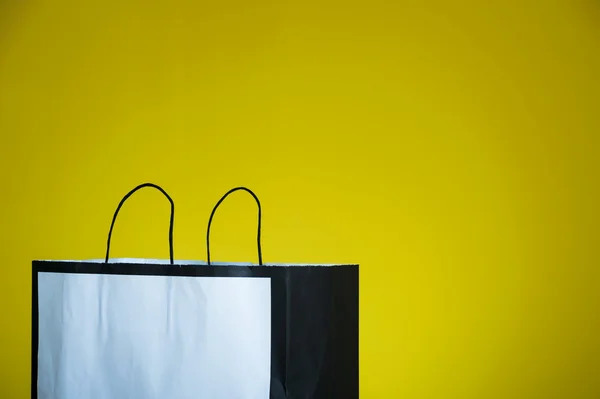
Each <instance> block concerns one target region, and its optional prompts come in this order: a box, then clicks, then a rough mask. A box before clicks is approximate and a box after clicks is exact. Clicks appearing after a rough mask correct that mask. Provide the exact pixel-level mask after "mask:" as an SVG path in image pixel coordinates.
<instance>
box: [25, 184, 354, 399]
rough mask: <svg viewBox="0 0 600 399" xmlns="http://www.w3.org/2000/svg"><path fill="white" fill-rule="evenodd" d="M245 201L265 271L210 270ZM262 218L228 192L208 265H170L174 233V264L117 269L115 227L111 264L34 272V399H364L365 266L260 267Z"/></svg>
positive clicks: (43, 265)
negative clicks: (229, 216) (223, 226)
mask: <svg viewBox="0 0 600 399" xmlns="http://www.w3.org/2000/svg"><path fill="white" fill-rule="evenodd" d="M148 185H149V186H153V187H156V188H158V189H159V190H161V191H162V189H160V188H159V187H157V186H154V185H150V184H148ZM142 186H144V185H142ZM142 186H140V187H138V188H136V189H134V190H132V192H130V193H129V194H128V196H129V195H131V194H132V193H133V192H134V191H135V190H137V189H139V188H141V187H142ZM239 190H243V191H246V192H248V193H249V194H251V195H252V197H253V198H254V199H255V201H256V203H257V205H258V234H257V246H258V258H259V262H258V264H251V263H223V262H219V263H217V262H211V253H210V228H211V224H212V221H213V218H214V216H215V212H216V210H217V208H218V207H219V206H220V204H221V203H222V202H223V201H224V200H225V199H226V198H227V197H228V196H229V195H230V194H232V193H233V192H236V191H239ZM163 193H164V191H163ZM164 194H165V195H166V193H164ZM128 196H126V197H125V198H124V199H123V201H122V202H121V204H120V205H119V207H118V208H117V212H115V216H114V217H113V225H114V220H115V219H116V215H117V213H118V211H119V209H120V207H121V205H122V203H123V202H124V201H125V200H126V199H127V197H128ZM167 197H168V196H167ZM168 198H169V197H168ZM171 202H172V201H171ZM261 216H262V209H261V205H260V201H259V200H258V198H257V196H256V195H255V194H254V193H253V192H252V191H251V190H249V189H247V188H244V187H238V188H234V189H232V190H230V191H229V192H227V193H226V194H225V195H224V196H223V197H222V198H221V199H220V200H219V201H218V202H217V204H216V205H215V207H214V208H213V210H212V213H211V214H210V218H209V222H208V227H207V235H206V241H207V262H206V263H205V262H190V261H181V262H174V261H173V255H172V223H171V228H170V234H169V240H170V243H171V245H170V248H171V257H170V264H165V263H164V262H161V261H157V260H152V261H149V260H134V259H129V260H110V259H109V250H110V234H111V232H112V225H111V231H110V232H109V240H108V242H107V252H106V257H105V259H104V260H103V261H93V262H68V261H62V262H48V261H46V262H40V261H34V262H33V268H34V277H33V287H34V290H33V292H34V294H33V295H34V298H33V299H34V300H33V303H34V309H33V313H34V318H33V319H34V322H33V337H34V339H33V341H32V342H33V344H32V345H33V348H32V353H33V354H34V355H33V359H32V360H33V361H32V364H33V367H32V398H52V399H54V398H59V397H60V398H66V399H69V398H71V397H73V398H74V397H78V398H79V397H80V398H102V399H104V398H109V397H111V398H174V399H177V398H191V397H194V398H207V399H208V398H231V399H236V398H240V399H244V398H261V399H266V398H270V399H292V398H306V399H309V398H310V399H324V398H358V265H292V264H263V261H262V248H261ZM171 219H172V218H171ZM49 276H50V277H49ZM56 276H58V277H56ZM61 276H67V277H62V280H61ZM81 276H86V277H89V276H91V277H90V278H91V279H92V281H91V282H87V281H84V282H82V281H83V280H82V279H79V280H77V277H81ZM157 277H158V278H162V279H164V280H160V281H158V280H157V281H156V282H154V283H148V278H157ZM52 278H54V279H55V280H52ZM110 278H115V279H118V280H119V282H118V283H115V282H114V281H108V282H107V280H109V279H110ZM69 279H71V280H69ZM93 279H95V280H93ZM86 284H87V285H86ZM177 284H179V285H177ZM42 286H44V287H42ZM90 286H91V287H90ZM107 286H109V287H114V288H113V289H112V291H110V292H108V291H107V288H106V287H107ZM65 287H66V288H65ZM65 291H66V294H65ZM109 294H110V295H109ZM74 300H78V301H79V303H78V304H77V305H74V304H72V303H71V302H73V301H74ZM122 301H129V304H128V305H126V306H124V307H122V308H120V306H121V305H120V303H121V302H122ZM42 302H44V304H42ZM73 309H76V310H75V311H74V310H73ZM140 309H141V310H140ZM157 309H158V310H159V311H158V312H157V311H156V310H157ZM161 311H162V313H161ZM140 312H141V313H142V315H146V316H145V318H144V317H143V316H140V315H138V314H137V313H140ZM144 312H146V313H144ZM91 313H95V315H94V316H91V317H90V316H89V314H91ZM169 317H170V319H169ZM168 320H170V321H168ZM84 324H85V326H83V325H84ZM123 325H125V327H124V326H123ZM157 331H160V332H162V334H160V333H157ZM78 334H79V335H78ZM73 336H75V339H74V340H73V339H72V337H73ZM81 337H83V338H81ZM90 347H93V348H95V349H94V350H92V349H89V348H90ZM64 353H67V354H68V355H70V356H64ZM107 353H108V354H107ZM34 385H35V386H34ZM61 389H62V391H61ZM55 392H59V394H55ZM38 393H39V396H36V395H38ZM52 395H54V396H52ZM69 395H71V396H69Z"/></svg>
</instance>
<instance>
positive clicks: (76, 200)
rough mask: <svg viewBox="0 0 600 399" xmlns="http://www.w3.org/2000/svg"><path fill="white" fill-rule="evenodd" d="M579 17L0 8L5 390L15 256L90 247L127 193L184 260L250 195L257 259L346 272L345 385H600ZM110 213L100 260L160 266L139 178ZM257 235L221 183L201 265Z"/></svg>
mask: <svg viewBox="0 0 600 399" xmlns="http://www.w3.org/2000/svg"><path fill="white" fill-rule="evenodd" d="M421 3H422V4H421ZM534 3H535V4H534ZM599 27H600V7H599V6H598V3H597V2H594V1H591V0H587V1H584V0H576V1H563V2H558V1H545V2H527V1H525V2H522V1H521V2H517V1H498V2H485V1H471V2H459V3H456V2H447V3H444V2H437V3H436V2H434V3H432V2H412V1H411V2H402V1H397V2H395V1H379V0H371V1H360V2H357V1H325V2H323V1H316V0H315V1H296V2H289V1H284V2H277V1H266V0H260V1H224V2H216V1H215V2H202V1H200V2H197V1H183V0H181V1H150V2H149V1H121V0H113V1H101V2H93V3H92V2H88V3H86V2H81V1H72V2H65V1H56V0H55V1H28V2H21V1H16V0H5V1H2V2H0V133H1V144H0V149H1V151H2V156H1V157H0V173H1V187H2V192H1V196H2V202H1V207H0V216H1V219H0V220H1V227H2V228H1V229H0V239H1V241H0V242H1V243H2V254H1V261H0V265H2V266H1V267H2V270H1V273H2V274H1V281H2V286H1V288H0V303H1V308H0V312H1V315H2V316H1V318H0V320H1V322H2V326H1V328H0V397H1V398H10V399H12V398H23V399H24V398H27V397H28V395H29V384H30V374H29V373H30V369H29V367H30V317H31V315H30V302H31V299H30V298H31V297H30V295H31V289H30V278H31V260H32V259H39V258H42V259H85V258H98V257H102V256H103V255H104V249H105V238H106V234H107V231H108V227H109V223H110V219H111V217H112V213H113V211H114V209H115V207H116V205H117V203H118V201H119V200H120V199H121V197H122V196H123V195H124V194H125V193H126V192H127V191H128V190H129V189H131V188H132V187H134V186H135V185H137V184H138V183H142V182H145V181H150V182H154V183H157V184H159V185H162V186H163V187H164V188H165V189H166V190H167V191H168V192H169V193H171V195H172V196H173V197H174V199H175V201H176V211H177V212H176V227H175V255H176V257H177V258H178V259H205V247H204V235H205V229H206V222H207V219H208V216H209V213H210V209H211V207H212V206H213V204H214V203H215V202H216V201H217V200H218V198H219V197H220V196H221V195H222V194H223V193H224V192H225V191H226V190H227V189H229V188H231V187H234V186H237V185H247V186H248V187H250V188H252V189H253V190H255V191H256V193H257V194H258V195H259V196H260V198H261V199H262V201H263V206H264V243H263V246H264V247H263V250H264V257H265V261H267V262H327V263H332V262H358V263H360V265H361V300H360V312H361V325H360V335H361V340H360V366H361V371H360V385H361V395H362V397H363V398H373V399H382V398H386V399H387V398H411V399H414V398H431V399H439V398H524V399H525V398H527V399H533V398H543V399H548V398H569V399H571V398H577V399H579V398H598V397H600V360H599V359H600V340H599V338H598V337H599V335H598V333H599V327H600V325H599V324H600V294H599V293H600V272H599V265H600V256H599V248H600V240H599V238H600V234H599V230H598V226H599V217H598V216H599V214H598V203H599V201H598V200H599V191H600V190H599V188H598V182H599V173H598V172H599V166H600V160H599V157H600V155H599V152H598V145H599V139H598V135H599V133H600V116H599V115H600V113H599V111H598V109H599V108H600V79H599V71H600V28H599ZM121 215H122V216H121V218H120V220H118V222H117V226H116V230H115V235H114V243H113V250H114V251H113V254H114V255H115V256H129V257H160V258H164V257H167V255H168V249H167V240H166V238H167V221H168V205H167V202H166V201H165V200H164V199H163V198H161V197H160V195H159V194H158V193H157V192H152V191H150V190H146V191H143V192H140V193H139V194H138V195H136V196H135V197H133V198H132V199H131V201H130V202H128V203H127V204H126V206H125V208H124V209H123V211H122V213H121ZM254 223H255V208H254V206H253V203H252V201H251V199H250V198H249V197H248V198H246V197H245V196H244V195H242V194H236V195H235V196H233V197H231V199H230V201H229V202H228V203H226V204H225V205H224V206H223V208H222V209H221V210H220V212H219V214H218V215H217V219H216V220H215V226H214V227H215V229H214V236H213V243H214V248H213V254H214V257H215V258H217V260H230V261H255V259H256V252H255V247H254V243H255V241H254V239H253V237H254V229H255V224H254ZM340 399H343V398H340Z"/></svg>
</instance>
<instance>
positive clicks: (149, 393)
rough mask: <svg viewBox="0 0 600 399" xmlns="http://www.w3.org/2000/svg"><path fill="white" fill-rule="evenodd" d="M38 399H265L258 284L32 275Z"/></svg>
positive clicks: (266, 315) (263, 295) (267, 348)
mask: <svg viewBox="0 0 600 399" xmlns="http://www.w3.org/2000/svg"><path fill="white" fill-rule="evenodd" d="M38 298H39V330H38V331H39V349H38V398H39V399H268V398H269V385H270V374H271V283H270V279H268V278H246V277H174V276H131V275H98V274H69V273H66V274H65V273H45V272H40V273H39V274H38Z"/></svg>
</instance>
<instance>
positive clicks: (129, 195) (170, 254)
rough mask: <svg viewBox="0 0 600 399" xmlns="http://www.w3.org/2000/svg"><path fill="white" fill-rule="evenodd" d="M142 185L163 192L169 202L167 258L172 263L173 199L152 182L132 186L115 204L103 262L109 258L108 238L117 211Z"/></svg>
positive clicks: (110, 234) (117, 213) (106, 261)
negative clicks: (115, 208)
mask: <svg viewBox="0 0 600 399" xmlns="http://www.w3.org/2000/svg"><path fill="white" fill-rule="evenodd" d="M144 187H151V188H155V189H157V190H158V191H160V192H161V193H163V195H164V196H165V197H167V199H168V200H169V202H170V203H171V218H170V221H169V260H170V261H171V264H173V263H174V261H173V221H174V219H175V204H174V203H173V200H172V199H171V197H170V196H169V194H167V192H166V191H165V190H163V189H162V188H161V187H160V186H157V185H156V184H152V183H144V184H140V185H139V186H137V187H136V188H134V189H133V190H131V191H130V192H128V193H127V195H125V196H124V197H123V199H122V200H121V202H119V206H117V210H116V211H115V214H114V215H113V219H112V223H111V224H110V230H109V231H108V240H107V241H106V257H105V259H104V263H108V258H109V254H110V238H111V236H112V232H113V228H114V226H115V221H116V220H117V216H118V215H119V211H120V210H121V207H122V206H123V204H124V203H125V201H127V199H128V198H129V197H131V196H132V195H133V194H134V193H135V192H136V191H138V190H140V189H142V188H144Z"/></svg>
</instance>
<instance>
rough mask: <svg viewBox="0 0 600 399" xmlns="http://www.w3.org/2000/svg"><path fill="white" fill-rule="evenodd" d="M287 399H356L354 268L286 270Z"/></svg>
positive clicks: (356, 362)
mask: <svg viewBox="0 0 600 399" xmlns="http://www.w3.org/2000/svg"><path fill="white" fill-rule="evenodd" d="M288 277H289V281H288V315H287V317H288V328H287V334H288V346H287V380H286V387H287V397H286V398H287V399H337V398H340V399H353V398H358V266H333V267H324V266H314V267H313V266H308V267H290V268H288Z"/></svg>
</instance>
